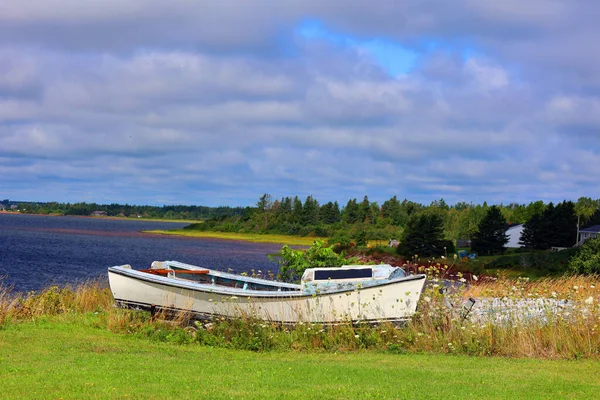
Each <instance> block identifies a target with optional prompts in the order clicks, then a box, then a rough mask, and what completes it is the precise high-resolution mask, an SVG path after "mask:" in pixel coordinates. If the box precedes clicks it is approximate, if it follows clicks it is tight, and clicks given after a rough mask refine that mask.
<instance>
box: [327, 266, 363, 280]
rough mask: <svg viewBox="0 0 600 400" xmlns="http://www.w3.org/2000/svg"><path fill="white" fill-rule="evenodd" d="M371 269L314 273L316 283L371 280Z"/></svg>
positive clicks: (333, 270)
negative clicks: (334, 280) (360, 279)
mask: <svg viewBox="0 0 600 400" xmlns="http://www.w3.org/2000/svg"><path fill="white" fill-rule="evenodd" d="M372 277H373V269H372V268H361V269H354V268H352V269H350V268H348V269H331V270H327V269H321V270H316V271H315V280H316V281H325V280H328V279H357V278H372Z"/></svg>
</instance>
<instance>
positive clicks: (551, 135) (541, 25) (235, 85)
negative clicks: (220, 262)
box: [0, 0, 600, 206]
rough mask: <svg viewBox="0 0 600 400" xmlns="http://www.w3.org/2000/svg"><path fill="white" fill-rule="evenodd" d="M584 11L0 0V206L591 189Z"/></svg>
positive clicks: (448, 4)
mask: <svg viewBox="0 0 600 400" xmlns="http://www.w3.org/2000/svg"><path fill="white" fill-rule="evenodd" d="M599 20H600V2H598V1H595V0H589V1H587V0H579V1H573V0H528V1H523V0H497V1H495V0H414V1H413V0H396V1H386V0H378V1H363V0H329V1H326V0H319V1H313V0H287V1H285V0H215V1H213V0H199V1H192V0H170V1H154V0H145V1H142V0H87V1H81V0H39V1H36V2H25V1H23V0H0V197H1V198H9V199H11V200H34V201H61V202H67V201H68V202H75V201H86V202H92V201H94V202H99V203H113V202H117V203H130V204H151V205H163V204H197V205H232V206H234V205H242V206H245V205H252V204H254V203H256V201H257V199H258V197H259V196H260V195H261V194H262V193H270V194H272V195H273V196H274V197H281V196H294V195H298V196H300V197H302V198H304V197H306V196H307V195H313V196H314V197H315V198H317V199H318V200H319V201H320V202H321V203H324V202H327V201H330V200H331V201H333V200H338V201H339V202H340V203H345V202H346V201H347V200H348V199H350V198H354V197H357V198H359V199H362V197H363V196H364V195H368V196H369V199H370V200H372V201H378V202H383V201H385V200H387V199H389V198H390V197H391V196H393V195H397V196H398V197H399V198H401V199H403V198H408V199H410V200H414V201H419V202H423V203H426V204H428V203H430V202H431V201H432V200H435V199H439V198H444V199H445V200H446V201H447V202H448V203H450V204H453V203H456V202H458V201H467V202H474V203H481V202H483V201H487V202H488V203H500V202H503V203H508V202H519V203H525V202H529V201H532V200H539V199H542V200H545V201H561V200H563V199H574V200H576V199H577V198H578V197H580V196H590V197H593V198H598V197H600V51H598V49H597V47H598V43H597V42H598V41H599V40H600V24H599V23H598V21H599Z"/></svg>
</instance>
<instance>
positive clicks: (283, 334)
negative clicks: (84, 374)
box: [0, 269, 600, 359]
mask: <svg viewBox="0 0 600 400" xmlns="http://www.w3.org/2000/svg"><path fill="white" fill-rule="evenodd" d="M428 272H429V273H430V276H431V280H430V282H431V283H430V285H428V287H427V289H426V290H425V291H424V293H423V295H422V296H421V301H420V304H419V307H418V312H417V314H416V315H415V317H414V318H413V319H412V320H411V321H410V322H408V323H406V324H404V325H401V326H398V325H394V324H391V323H381V324H378V325H367V324H350V323H348V324H338V325H324V324H312V323H300V324H297V325H295V326H284V325H280V324H277V323H270V322H265V321H260V320H257V319H255V318H252V317H251V316H246V317H241V318H238V319H232V320H227V319H223V318H215V319H213V320H211V321H203V322H195V323H194V322H193V321H191V319H190V315H189V314H187V313H181V314H178V315H176V316H174V317H173V316H172V315H171V316H168V317H169V318H167V315H160V314H156V315H154V316H151V315H150V314H149V313H144V312H136V311H130V310H122V309H116V308H114V307H113V299H112V296H111V293H110V291H109V290H108V288H107V287H106V283H105V282H103V281H90V282H85V283H82V284H79V285H74V286H67V287H64V288H59V287H56V286H53V287H50V288H48V289H46V290H44V291H42V292H39V293H28V294H25V295H21V294H14V293H12V292H11V291H10V290H9V288H7V287H5V286H0V329H1V328H2V326H4V325H5V324H9V323H18V322H19V321H27V320H35V319H36V318H39V317H41V316H51V315H64V314H67V315H70V316H72V317H73V318H74V319H75V320H77V318H79V316H80V315H83V314H85V313H88V312H97V313H99V314H101V315H102V318H101V321H102V323H101V327H103V328H106V329H110V330H111V331H113V332H117V333H120V334H126V335H134V336H138V337H145V338H150V339H152V340H159V341H174V342H177V343H188V344H201V345H205V346H214V347H225V348H233V349H246V350H252V351H270V350H288V351H324V352H347V351H357V350H373V351H385V352H393V353H418V352H433V353H453V354H468V355H477V356H503V357H535V358H550V359H574V358H594V359H597V358H599V356H600V331H599V325H600V308H599V307H598V299H599V295H600V293H599V292H598V285H599V284H600V282H599V280H598V278H597V277H582V276H573V277H563V278H553V279H545V280H539V281H535V282H530V281H527V280H525V279H518V280H510V279H497V280H490V279H487V280H482V279H478V280H475V279H476V277H471V278H470V279H471V282H470V283H471V285H470V286H463V287H457V288H454V289H453V290H450V292H449V293H445V294H442V293H440V292H439V291H438V289H439V288H440V287H441V286H442V281H441V280H440V278H441V277H442V276H443V274H444V270H443V269H442V270H441V273H440V270H438V271H437V272H432V271H428ZM466 283H469V282H466ZM469 296H470V297H475V298H477V300H478V303H479V304H477V305H476V306H475V309H474V310H473V311H472V312H471V313H470V314H468V315H465V312H464V311H463V310H462V309H461V305H462V303H463V302H464V301H465V300H466V299H467V298H468V297H469ZM491 297H493V298H495V299H496V300H497V301H498V303H496V304H495V305H494V307H495V308H496V309H495V310H491V311H493V312H491V311H490V310H486V309H485V307H486V306H485V304H486V303H485V301H486V298H491ZM447 303H451V304H454V305H455V306H456V307H448V304H447ZM498 304H500V306H498ZM515 304H516V306H515ZM533 308H535V310H534V311H535V312H534V313H532V310H533Z"/></svg>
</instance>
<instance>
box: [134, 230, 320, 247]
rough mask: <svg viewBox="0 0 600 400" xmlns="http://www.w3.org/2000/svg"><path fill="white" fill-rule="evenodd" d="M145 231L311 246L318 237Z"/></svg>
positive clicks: (160, 232) (190, 231)
mask: <svg viewBox="0 0 600 400" xmlns="http://www.w3.org/2000/svg"><path fill="white" fill-rule="evenodd" d="M143 232H145V233H155V234H160V235H176V236H186V237H197V238H210V239H225V240H244V241H247V242H255V243H279V244H287V245H290V246H310V245H312V244H313V242H314V241H315V240H317V239H322V238H317V237H302V236H288V235H271V234H260V233H233V232H208V231H193V230H184V229H171V230H151V231H143Z"/></svg>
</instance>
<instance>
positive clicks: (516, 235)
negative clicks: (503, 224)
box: [505, 224, 523, 249]
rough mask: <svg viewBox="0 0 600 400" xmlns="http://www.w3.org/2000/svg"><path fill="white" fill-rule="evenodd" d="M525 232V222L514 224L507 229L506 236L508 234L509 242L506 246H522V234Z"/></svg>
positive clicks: (514, 247)
mask: <svg viewBox="0 0 600 400" xmlns="http://www.w3.org/2000/svg"><path fill="white" fill-rule="evenodd" d="M522 233H523V224H519V225H513V226H511V227H510V228H508V229H507V230H506V236H508V243H506V245H505V247H506V248H510V249H516V248H519V247H522V246H521V245H520V244H519V241H520V240H521V234H522Z"/></svg>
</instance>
